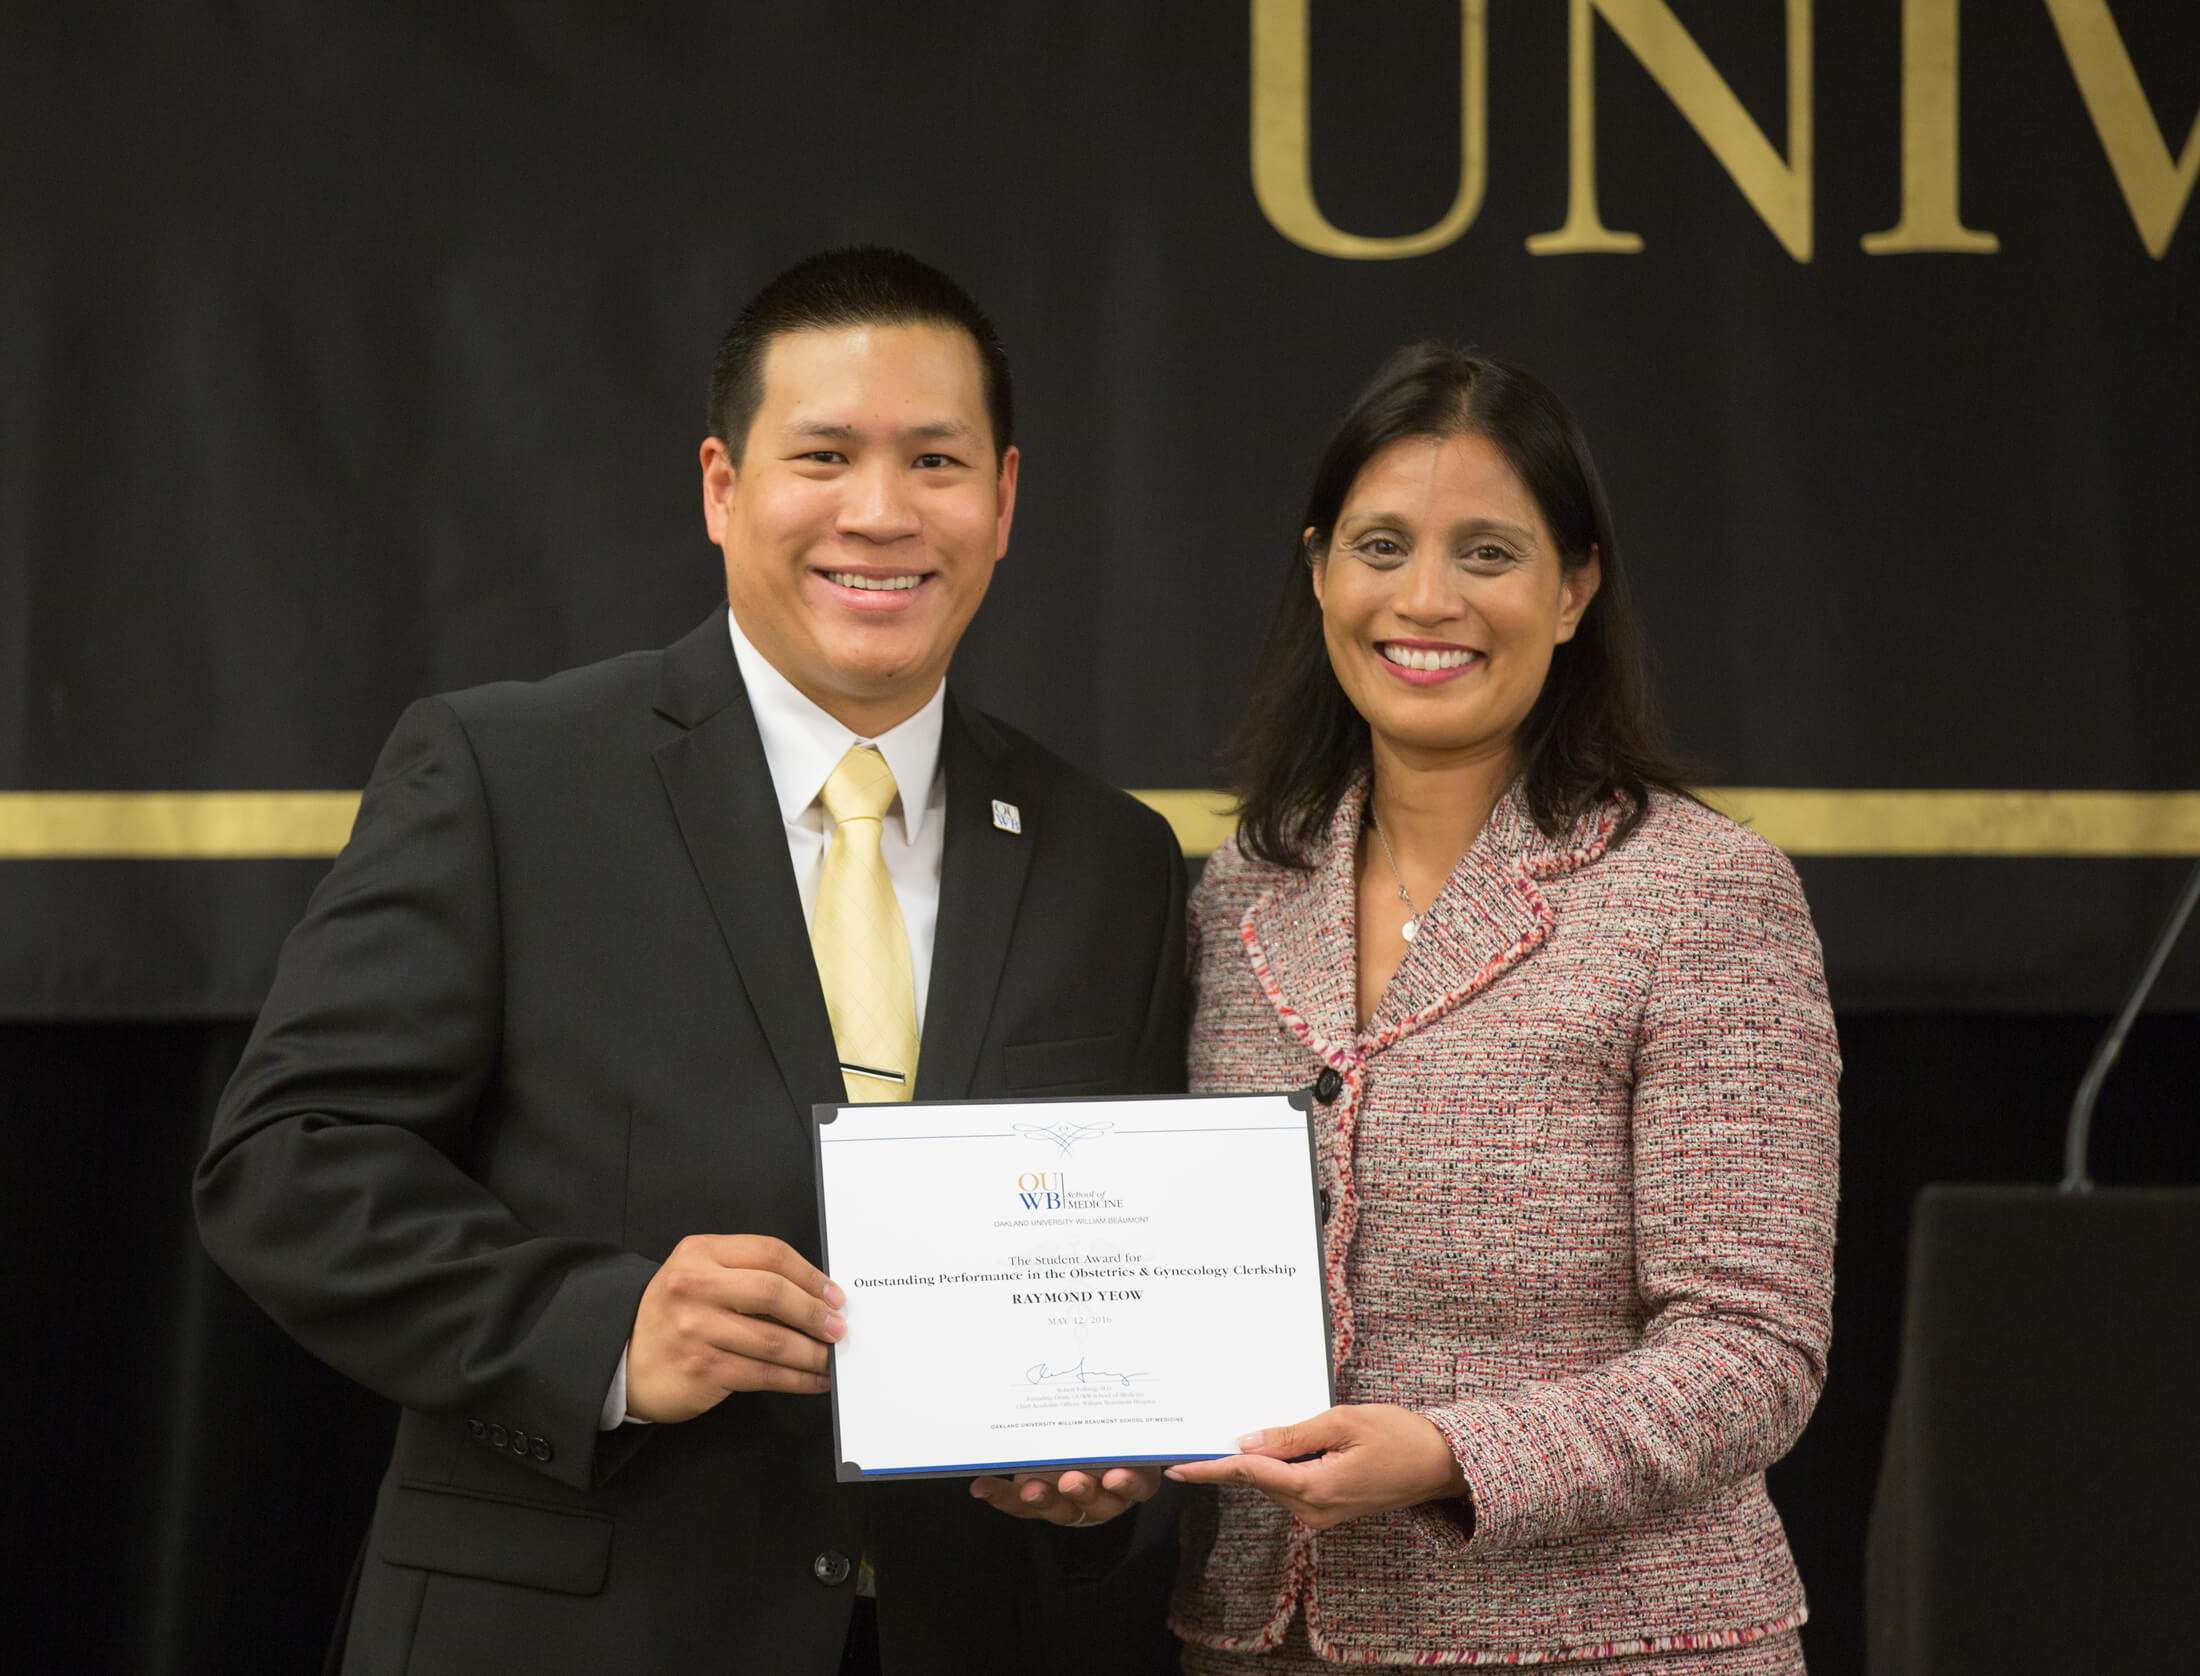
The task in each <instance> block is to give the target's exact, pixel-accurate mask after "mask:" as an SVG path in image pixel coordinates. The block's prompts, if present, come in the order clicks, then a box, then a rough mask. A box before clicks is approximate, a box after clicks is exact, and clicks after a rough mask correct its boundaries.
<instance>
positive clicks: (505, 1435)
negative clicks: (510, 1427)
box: [489, 1426, 512, 1449]
mask: <svg viewBox="0 0 2200 1676" xmlns="http://www.w3.org/2000/svg"><path fill="white" fill-rule="evenodd" d="M511 1441H512V1434H511V1433H510V1432H508V1431H506V1430H505V1429H504V1428H503V1427H502V1426H491V1427H490V1428H489V1447H490V1448H492V1449H502V1448H503V1447H504V1446H505V1445H506V1444H507V1443H509V1442H511Z"/></svg>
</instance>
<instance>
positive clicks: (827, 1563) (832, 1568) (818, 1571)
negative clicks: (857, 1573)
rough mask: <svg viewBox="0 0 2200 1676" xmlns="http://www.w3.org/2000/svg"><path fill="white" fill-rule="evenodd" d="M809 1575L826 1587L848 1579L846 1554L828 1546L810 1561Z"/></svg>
mask: <svg viewBox="0 0 2200 1676" xmlns="http://www.w3.org/2000/svg"><path fill="white" fill-rule="evenodd" d="M810 1575H811V1576H812V1577H815V1578H816V1579H817V1580H818V1581H819V1582H820V1583H823V1584H824V1585H825V1586H826V1587H827V1588H832V1587H835V1586H836V1585H838V1584H841V1583H845V1582H847V1581H848V1556H847V1555H846V1554H840V1553H835V1552H834V1551H833V1550H832V1549H830V1548H828V1549H826V1550H825V1552H824V1553H822V1554H820V1555H818V1556H817V1558H816V1559H814V1560H812V1561H811V1562H810Z"/></svg>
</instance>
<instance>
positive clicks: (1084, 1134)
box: [1016, 1122, 1115, 1158]
mask: <svg viewBox="0 0 2200 1676" xmlns="http://www.w3.org/2000/svg"><path fill="white" fill-rule="evenodd" d="M1114 1127H1115V1125H1114V1124H1112V1123H1068V1122H1062V1123H1019V1124H1017V1125H1016V1133H1017V1134H1019V1135H1022V1136H1024V1137H1025V1138H1027V1139H1029V1140H1034V1141H1051V1142H1053V1143H1054V1145H1055V1146H1057V1147H1059V1148H1061V1151H1062V1156H1063V1157H1064V1158H1067V1157H1068V1156H1069V1155H1070V1149H1071V1148H1072V1147H1074V1146H1076V1144H1077V1143H1078V1142H1079V1141H1089V1140H1095V1139H1097V1138H1098V1137H1099V1136H1102V1135H1105V1134H1106V1133H1107V1132H1108V1131H1109V1130H1110V1129H1113V1128H1114Z"/></svg>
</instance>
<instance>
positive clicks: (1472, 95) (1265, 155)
mask: <svg viewBox="0 0 2200 1676" xmlns="http://www.w3.org/2000/svg"><path fill="white" fill-rule="evenodd" d="M1252 4H1253V196H1254V197H1255V198H1257V199H1258V200H1259V201H1260V207H1261V213H1262V214H1264V215H1266V216H1267V217H1268V220H1269V223H1270V224H1271V225H1272V226H1274V228H1275V229H1276V231H1277V232H1279V233H1281V234H1282V235H1283V236H1284V237H1285V238H1287V239H1289V240H1290V241H1291V242H1292V243H1293V244H1296V245H1301V246H1303V247H1304V248H1306V249H1308V250H1312V251H1317V252H1319V253H1320V254H1321V255H1324V256H1343V257H1349V258H1351V259H1353V260H1356V261H1363V262H1364V261H1381V260H1383V259H1385V258H1388V257H1396V256H1425V255H1427V254H1428V253H1429V252H1430V251H1432V250H1441V249H1443V248H1444V246H1445V245H1447V244H1450V243H1451V242H1452V240H1454V239H1456V238H1457V237H1458V236H1459V235H1460V234H1461V233H1464V232H1465V231H1466V230H1467V229H1468V228H1469V227H1470V226H1472V225H1473V224H1474V217H1475V214H1476V212H1478V211H1479V210H1480V209H1481V208H1482V188H1483V184H1484V180H1485V178H1486V175H1487V164H1486V161H1485V158H1484V150H1485V145H1486V137H1487V133H1488V128H1489V124H1488V119H1487V115H1486V110H1485V100H1486V97H1487V82H1488V70H1487V61H1488V55H1487V48H1486V44H1485V35H1486V33H1487V18H1486V9H1487V5H1488V0H1459V196H1458V197H1456V198H1455V199H1453V200H1452V205H1451V208H1450V209H1449V210H1448V211H1446V212H1445V215H1444V219H1443V220H1441V221H1439V222H1437V223H1436V225H1435V226H1433V227H1427V228H1424V229H1422V230H1421V231H1420V232H1418V233H1406V234H1402V235H1400V236H1398V237H1396V238H1369V237H1367V236H1366V235H1364V234H1360V233H1347V232H1345V231H1344V230H1343V229H1342V228H1340V227H1336V226H1333V225H1332V224H1331V223H1330V220H1329V218H1328V217H1327V216H1325V215H1323V214H1322V212H1321V206H1320V205H1319V204H1317V203H1315V202H1314V170H1313V163H1312V160H1311V157H1310V154H1309V151H1308V141H1307V128H1308V127H1309V125H1310V119H1309V116H1308V103H1307V59H1308V58H1309V57H1310V56H1311V53H1310V45H1309V43H1310V38H1311V36H1312V33H1313V27H1312V21H1311V17H1310V8H1311V6H1312V4H1313V0H1252Z"/></svg>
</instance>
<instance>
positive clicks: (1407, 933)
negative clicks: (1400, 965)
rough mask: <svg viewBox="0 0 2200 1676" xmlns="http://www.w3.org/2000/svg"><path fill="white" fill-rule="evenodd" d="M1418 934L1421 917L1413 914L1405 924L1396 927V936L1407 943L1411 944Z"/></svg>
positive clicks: (1419, 932)
mask: <svg viewBox="0 0 2200 1676" xmlns="http://www.w3.org/2000/svg"><path fill="white" fill-rule="evenodd" d="M1420 934H1421V916H1420V915H1419V914H1415V915H1414V916H1413V917H1412V918H1411V919H1409V920H1407V921H1406V922H1405V924H1403V925H1401V926H1399V927H1398V935H1399V936H1401V937H1403V938H1404V939H1405V940H1406V941H1407V942H1409V943H1410V942H1412V941H1413V939H1414V938H1416V937H1418V936H1419V935H1420Z"/></svg>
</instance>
